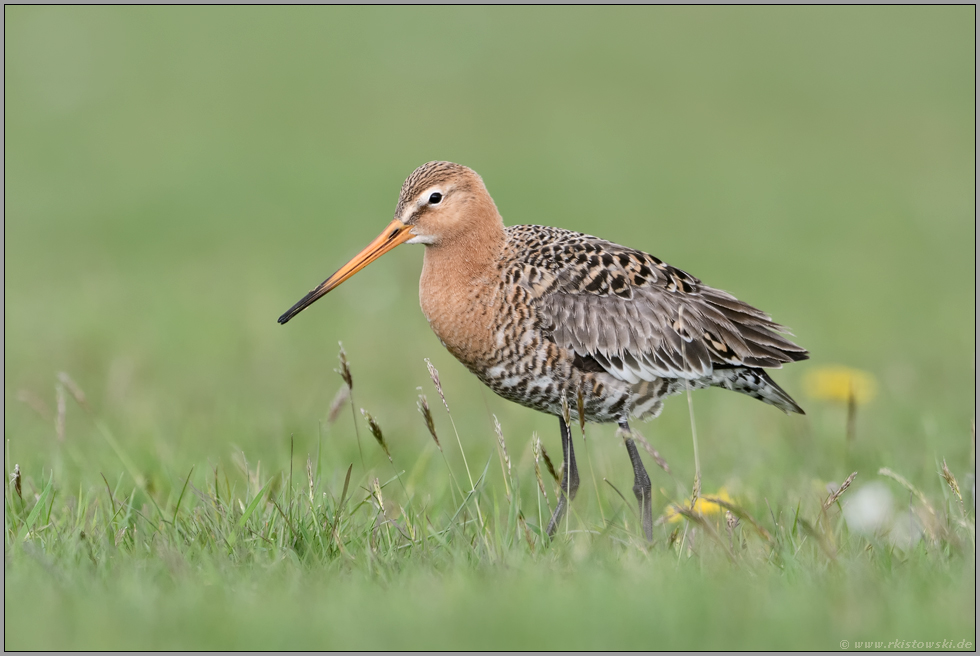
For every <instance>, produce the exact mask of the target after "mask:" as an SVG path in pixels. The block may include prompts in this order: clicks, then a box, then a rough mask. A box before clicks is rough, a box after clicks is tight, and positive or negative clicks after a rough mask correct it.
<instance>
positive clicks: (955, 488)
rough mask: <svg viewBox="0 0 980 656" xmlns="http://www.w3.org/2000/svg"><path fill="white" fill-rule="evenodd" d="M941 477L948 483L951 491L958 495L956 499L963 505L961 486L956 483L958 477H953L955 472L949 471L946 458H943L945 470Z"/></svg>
mask: <svg viewBox="0 0 980 656" xmlns="http://www.w3.org/2000/svg"><path fill="white" fill-rule="evenodd" d="M941 476H942V477H943V480H944V481H946V485H948V486H949V489H950V490H951V491H952V492H953V494H955V495H956V498H957V499H959V500H960V503H963V495H962V494H960V484H959V483H957V482H956V477H955V476H953V472H951V471H949V467H948V466H946V458H943V470H942V474H941Z"/></svg>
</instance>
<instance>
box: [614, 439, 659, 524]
mask: <svg viewBox="0 0 980 656" xmlns="http://www.w3.org/2000/svg"><path fill="white" fill-rule="evenodd" d="M619 427H620V428H622V429H623V430H624V431H625V432H626V435H631V434H632V433H631V431H630V426H629V424H627V423H626V422H625V421H624V422H622V423H620V424H619ZM625 441H626V450H627V451H628V452H629V454H630V462H631V463H633V494H635V495H636V500H637V501H638V502H639V504H640V517H641V518H642V520H643V534H644V535H645V536H646V538H647V542H651V541H653V505H652V501H653V496H652V490H653V486H652V485H651V484H650V477H649V476H648V475H647V470H646V467H644V466H643V461H642V460H640V453H639V451H637V450H636V443H635V442H634V441H633V438H632V437H627V438H626V440H625Z"/></svg>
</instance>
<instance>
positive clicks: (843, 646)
mask: <svg viewBox="0 0 980 656" xmlns="http://www.w3.org/2000/svg"><path fill="white" fill-rule="evenodd" d="M849 646H850V643H849V642H847V640H841V641H840V648H841V649H847V648H848V647H849Z"/></svg>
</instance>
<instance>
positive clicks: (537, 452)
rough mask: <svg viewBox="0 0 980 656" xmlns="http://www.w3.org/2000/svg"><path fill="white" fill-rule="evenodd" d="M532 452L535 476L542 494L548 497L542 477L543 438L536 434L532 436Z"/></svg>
mask: <svg viewBox="0 0 980 656" xmlns="http://www.w3.org/2000/svg"><path fill="white" fill-rule="evenodd" d="M531 454H532V455H533V456H534V477H535V478H536V479H538V489H540V490H541V496H543V497H544V498H545V499H547V498H548V493H547V492H545V489H544V480H542V478H541V464H540V460H541V438H539V437H538V436H537V435H536V434H535V435H532V436H531Z"/></svg>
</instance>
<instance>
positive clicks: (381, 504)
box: [371, 479, 385, 515]
mask: <svg viewBox="0 0 980 656" xmlns="http://www.w3.org/2000/svg"><path fill="white" fill-rule="evenodd" d="M371 489H372V491H373V493H374V498H375V500H376V501H377V502H378V508H380V509H381V514H382V515H384V514H385V500H384V497H382V496H381V481H379V480H378V479H374V480H373V481H372V482H371Z"/></svg>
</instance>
